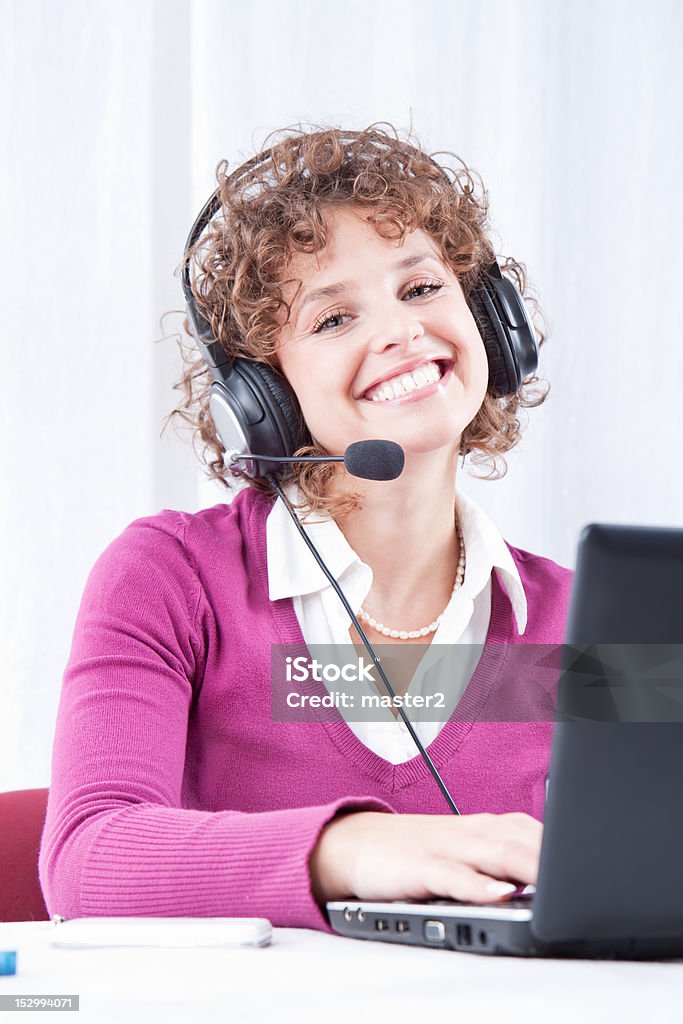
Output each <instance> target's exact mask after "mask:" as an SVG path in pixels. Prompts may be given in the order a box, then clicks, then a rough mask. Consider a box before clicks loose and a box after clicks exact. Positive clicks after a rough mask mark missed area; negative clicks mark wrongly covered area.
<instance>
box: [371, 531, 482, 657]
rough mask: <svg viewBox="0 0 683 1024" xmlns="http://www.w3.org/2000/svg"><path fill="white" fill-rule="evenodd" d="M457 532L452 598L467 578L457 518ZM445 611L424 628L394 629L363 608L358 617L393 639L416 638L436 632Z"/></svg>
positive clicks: (463, 546)
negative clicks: (457, 552)
mask: <svg viewBox="0 0 683 1024" xmlns="http://www.w3.org/2000/svg"><path fill="white" fill-rule="evenodd" d="M455 532H456V535H457V537H458V541H459V545H460V557H459V558H458V568H457V569H456V573H455V583H454V585H453V590H452V591H451V598H452V597H453V594H454V593H455V592H456V590H460V587H461V586H462V581H463V580H464V578H465V545H464V544H463V542H462V534H461V533H460V528H459V526H458V521H457V520H456V522H455ZM451 598H449V600H448V604H450V602H451ZM446 607H448V605H446ZM445 611H446V608H444V610H443V612H441V615H439V616H437V618H436V619H434V621H433V622H432V623H430V624H429V626H423V627H422V629H410V630H406V629H392V628H391V626H385V625H384V624H383V623H381V622H378V621H377V620H376V619H373V617H372V616H371V615H368V613H367V612H366V611H365V610H364V609H363V608H361V609H360V610H359V612H358V618H359V619H360V620H361V622H363V623H365V624H366V625H368V626H369V627H370V629H374V630H375V632H376V633H382V635H383V636H389V637H391V639H392V640H416V639H417V637H419V636H429V634H430V633H436V631H437V629H438V628H439V623H440V622H441V620H442V618H443V614H444V612H445Z"/></svg>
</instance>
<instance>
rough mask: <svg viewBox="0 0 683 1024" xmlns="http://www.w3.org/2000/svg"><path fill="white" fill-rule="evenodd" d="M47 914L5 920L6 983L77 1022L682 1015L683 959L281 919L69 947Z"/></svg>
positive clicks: (549, 1023)
mask: <svg viewBox="0 0 683 1024" xmlns="http://www.w3.org/2000/svg"><path fill="white" fill-rule="evenodd" d="M50 929H51V925H50V923H49V922H45V923H38V922H26V923H20V924H0V949H16V950H17V974H16V975H15V976H10V977H0V993H14V994H25V995H44V994H48V993H51V994H58V993H61V994H77V995H79V996H80V1006H81V1009H80V1010H79V1011H78V1012H72V1013H71V1014H69V1013H60V1014H59V1016H58V1017H56V1016H55V1011H52V1012H44V1011H37V1012H36V1011H32V1012H28V1011H23V1012H22V1011H19V1012H7V1013H5V1012H3V1013H0V1024H9V1022H10V1021H19V1020H21V1021H24V1022H26V1024H27V1022H28V1021H29V1020H36V1018H37V1019H38V1020H42V1021H45V1022H46V1024H48V1022H49V1021H55V1019H59V1020H61V1021H65V1022H67V1024H68V1022H72V1024H85V1022H88V1024H90V1022H93V1024H95V1022H97V1024H129V1022H130V1024H138V1022H139V1024H153V1022H157V1021H158V1022H160V1024H161V1022H164V1024H174V1022H176V1021H178V1022H180V1021H182V1022H183V1024H213V1022H219V1021H220V1022H221V1024H251V1022H270V1021H278V1022H280V1021H290V1020H291V1021H295V1020H296V1021H297V1022H301V1024H307V1022H309V1021H310V1022H315V1024H327V1022H330V1024H342V1022H343V1024H357V1022H359V1021H363V1022H365V1021H368V1022H370V1021H372V1022H373V1024H403V1022H405V1024H408V1022H410V1024H422V1022H425V1024H432V1022H435V1021H444V1022H449V1024H465V1022H466V1024H492V1022H500V1024H516V1022H519V1024H530V1022H532V1021H533V1022H539V1024H541V1022H542V1024H592V1022H596V1024H597V1022H600V1024H612V1022H619V1024H625V1022H629V1024H630V1022H633V1024H635V1022H636V1021H637V1022H638V1024H643V1022H648V1021H656V1022H657V1024H667V1022H676V1024H680V1022H683V961H680V960H679V961H674V962H670V963H624V962H611V961H579V960H566V961H562V960H521V959H508V958H504V957H483V956H475V955H471V954H467V953H451V952H448V951H446V950H439V949H417V948H414V947H401V946H389V945H384V944H382V943H379V942H361V941H358V940H354V939H342V938H339V937H337V936H331V935H324V934H322V933H319V932H313V931H303V930H302V931H299V930H297V929H291V928H278V929H275V931H274V935H273V944H272V946H269V947H266V948H264V949H234V950H232V949H231V950H216V949H188V950H179V949H164V950H158V949H125V950H124V949H119V950H101V949H88V950H69V949H53V948H52V947H51V946H49V945H48V935H49V933H50Z"/></svg>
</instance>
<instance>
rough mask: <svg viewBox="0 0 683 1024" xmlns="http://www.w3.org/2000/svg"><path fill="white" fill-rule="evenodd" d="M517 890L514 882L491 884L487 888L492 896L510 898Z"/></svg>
mask: <svg viewBox="0 0 683 1024" xmlns="http://www.w3.org/2000/svg"><path fill="white" fill-rule="evenodd" d="M516 888H517V886H516V885H513V884H512V882H489V883H488V885H487V886H486V889H487V891H488V892H490V893H491V895H492V896H509V895H510V893H511V892H514V891H515V889H516Z"/></svg>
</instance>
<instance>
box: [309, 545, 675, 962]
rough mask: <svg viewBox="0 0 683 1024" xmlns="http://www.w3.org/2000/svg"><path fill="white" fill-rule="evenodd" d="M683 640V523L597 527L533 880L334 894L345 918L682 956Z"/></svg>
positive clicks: (440, 937) (536, 946)
mask: <svg viewBox="0 0 683 1024" xmlns="http://www.w3.org/2000/svg"><path fill="white" fill-rule="evenodd" d="M681 652H683V530H674V529H655V528H646V527H630V526H608V525H591V526H588V527H586V528H585V530H584V531H583V533H582V535H581V538H580V542H579V551H578V559H577V569H576V575H575V578H574V583H573V588H572V595H571V601H570V609H569V616H568V623H567V634H566V637H565V646H564V648H563V651H562V658H561V665H562V673H561V676H560V678H559V680H558V683H559V685H558V697H557V716H556V724H555V727H554V736H553V749H552V757H551V766H550V776H549V780H550V781H549V786H548V796H547V802H546V809H545V825H544V832H543V844H542V850H541V862H540V869H539V876H538V884H537V886H536V890H535V892H534V891H522V892H520V893H519V895H515V896H513V897H512V898H511V899H509V900H508V901H506V902H505V903H502V904H501V903H497V904H495V905H494V904H491V905H488V906H486V905H484V906H482V905H475V904H467V903H457V902H453V901H450V900H430V901H427V902H424V903H417V902H410V901H394V902H386V903H379V902H371V901H368V900H344V901H339V902H330V903H328V904H327V910H328V913H329V918H330V922H331V924H332V927H333V928H334V930H335V931H337V932H338V933H339V934H341V935H346V936H351V937H354V938H359V939H375V940H379V941H381V942H398V943H403V944H411V945H421V946H434V947H437V948H443V949H453V950H459V951H466V952H472V953H488V954H494V953H497V954H507V955H517V956H572V957H585V956H588V957H617V958H629V959H640V958H663V957H683V703H682V702H681V700H680V699H679V697H680V695H681V694H683V668H681V667H680V666H681V664H682V663H683V659H682V658H681ZM529 888H531V887H529Z"/></svg>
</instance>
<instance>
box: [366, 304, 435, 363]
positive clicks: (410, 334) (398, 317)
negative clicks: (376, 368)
mask: <svg viewBox="0 0 683 1024" xmlns="http://www.w3.org/2000/svg"><path fill="white" fill-rule="evenodd" d="M401 305H402V306H403V307H404V308H403V309H401V308H399V309H396V308H395V307H394V308H393V309H384V310H378V312H377V315H376V317H375V320H374V323H373V326H372V339H371V342H370V346H371V348H372V350H373V351H375V352H383V351H384V350H385V349H387V348H393V347H396V346H398V347H401V346H405V347H411V346H412V345H413V343H414V342H416V341H419V340H420V338H423V337H424V333H425V331H424V327H423V325H422V323H421V321H420V320H419V319H418V317H416V316H415V311H414V310H411V309H408V308H406V307H405V305H404V304H403V303H401Z"/></svg>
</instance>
